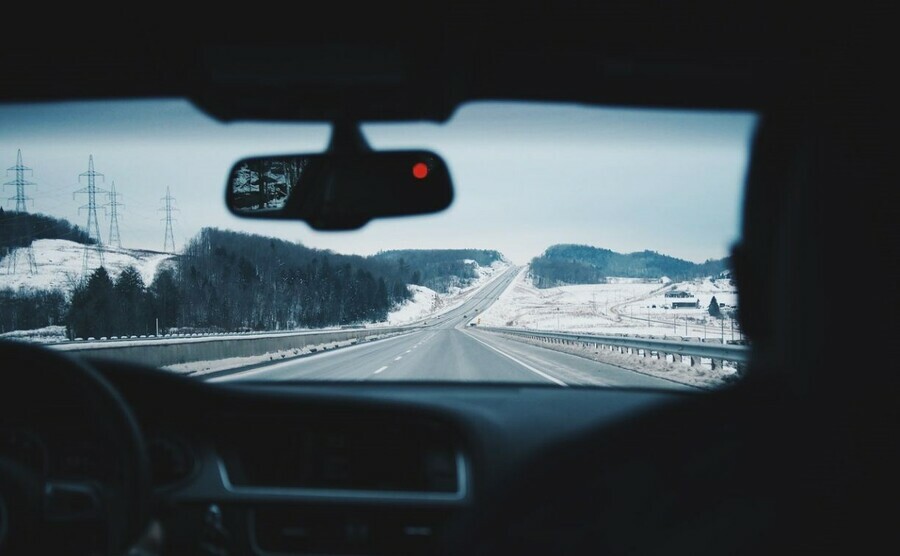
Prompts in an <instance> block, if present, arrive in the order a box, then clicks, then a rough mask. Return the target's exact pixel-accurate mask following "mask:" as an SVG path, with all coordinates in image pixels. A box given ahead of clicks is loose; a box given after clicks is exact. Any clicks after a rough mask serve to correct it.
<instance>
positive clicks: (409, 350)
mask: <svg viewBox="0 0 900 556" xmlns="http://www.w3.org/2000/svg"><path fill="white" fill-rule="evenodd" d="M411 351H412V350H411V349H408V350H406V351H404V352H403V353H409V352H411Z"/></svg>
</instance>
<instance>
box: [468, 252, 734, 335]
mask: <svg viewBox="0 0 900 556" xmlns="http://www.w3.org/2000/svg"><path fill="white" fill-rule="evenodd" d="M672 289H678V290H681V291H685V292H687V293H688V294H689V295H691V296H692V298H691V299H694V300H696V301H697V302H698V304H699V307H697V308H675V309H672V308H671V299H669V298H666V297H665V292H667V291H670V290H672ZM713 296H715V297H716V301H717V302H718V303H719V304H720V307H721V309H722V312H723V314H724V315H725V316H726V318H724V319H714V318H712V317H711V316H710V315H709V311H708V306H709V302H710V300H711V299H712V297H713ZM736 305H737V294H736V291H735V288H734V286H733V285H732V284H731V282H730V281H729V280H727V279H717V280H711V279H709V278H706V279H698V280H693V281H688V282H671V281H669V280H667V279H662V280H656V281H646V280H640V279H635V278H621V279H616V278H609V279H608V283H606V284H585V285H578V286H560V287H555V288H545V289H539V288H537V287H535V286H534V285H533V284H532V282H531V279H530V278H529V275H528V267H525V268H523V269H522V271H521V272H520V273H519V275H518V276H517V277H516V279H515V281H514V282H513V284H512V285H511V286H510V287H509V288H508V289H507V290H506V291H505V292H504V293H503V294H502V295H501V296H500V299H499V300H498V301H497V302H496V303H494V304H493V305H492V306H491V307H490V308H489V309H488V310H487V311H485V312H484V313H483V314H482V315H481V321H480V323H479V324H480V325H482V326H510V327H516V328H534V329H540V330H564V331H571V332H593V333H598V334H641V335H657V336H667V335H668V336H672V335H678V336H686V337H693V338H697V337H700V338H703V337H720V336H722V335H724V337H725V339H727V340H730V339H732V335H734V339H739V337H740V332H739V330H738V329H737V323H736V322H733V321H732V319H731V318H729V317H731V316H732V315H733V311H734V308H735V306H736ZM732 326H734V328H732Z"/></svg>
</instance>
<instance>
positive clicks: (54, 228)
mask: <svg viewBox="0 0 900 556" xmlns="http://www.w3.org/2000/svg"><path fill="white" fill-rule="evenodd" d="M38 239H66V240H69V241H75V242H78V243H94V242H93V240H91V239H90V238H89V237H88V235H87V232H85V231H84V230H82V229H81V228H79V227H78V226H76V225H74V224H72V223H71V222H69V221H68V220H63V219H61V218H53V217H52V216H47V215H44V214H31V213H27V212H15V211H5V210H3V209H2V208H0V257H4V256H6V255H7V254H8V253H9V252H10V251H11V250H12V249H14V248H17V247H27V246H29V245H31V243H32V242H33V241H35V240H38Z"/></svg>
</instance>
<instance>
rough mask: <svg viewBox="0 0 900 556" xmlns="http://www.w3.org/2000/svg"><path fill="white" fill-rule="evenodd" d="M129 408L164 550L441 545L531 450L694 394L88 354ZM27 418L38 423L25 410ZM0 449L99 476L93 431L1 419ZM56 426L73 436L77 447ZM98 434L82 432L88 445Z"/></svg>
mask: <svg viewBox="0 0 900 556" xmlns="http://www.w3.org/2000/svg"><path fill="white" fill-rule="evenodd" d="M95 366H96V368H98V370H100V371H101V372H102V373H103V374H104V375H105V376H106V377H107V379H109V380H110V382H111V383H112V384H113V385H114V386H115V387H116V388H117V389H118V390H119V392H120V393H121V394H122V395H123V397H124V398H125V400H126V401H127V403H128V405H130V407H131V408H132V410H133V411H134V413H135V415H136V417H137V419H138V422H139V424H140V427H141V429H142V431H143V434H144V436H145V440H146V443H147V446H148V452H149V456H150V460H151V467H152V475H153V484H154V508H153V513H154V515H155V517H156V518H157V519H159V520H160V521H161V523H162V525H163V529H164V530H165V538H166V546H165V550H164V553H173V554H194V553H207V554H208V553H252V554H315V553H323V552H324V553H332V554H351V553H352V554H360V553H362V554H382V553H406V554H414V553H434V552H441V551H443V550H445V549H446V547H447V546H449V545H450V544H451V543H452V542H453V537H454V535H456V534H458V532H459V531H460V530H462V529H461V528H464V527H465V524H466V523H467V520H468V519H470V518H471V517H472V515H473V512H474V510H475V509H476V508H477V507H478V506H479V504H481V503H482V502H484V501H485V500H489V499H490V497H491V496H492V493H493V492H494V491H495V490H496V489H497V488H498V487H499V486H501V485H502V484H504V482H505V480H507V479H508V478H509V477H511V476H515V474H516V473H517V469H519V468H520V467H521V466H523V465H524V464H525V463H526V462H527V461H528V460H529V459H530V458H531V457H532V456H534V455H536V454H538V453H542V452H544V451H545V450H547V449H548V448H552V446H553V445H554V444H557V443H562V442H564V441H565V440H566V439H568V438H572V437H575V436H577V435H579V434H582V433H584V432H585V431H588V430H595V429H597V428H600V427H604V426H612V425H614V424H616V423H620V422H622V421H623V420H627V419H629V418H630V417H632V416H635V415H638V414H643V413H645V412H647V411H649V410H651V409H652V408H657V407H661V406H665V405H667V404H668V403H670V402H673V401H675V400H677V399H678V398H679V397H683V396H686V395H696V394H681V393H674V392H668V391H667V392H655V391H629V392H628V393H627V395H623V393H622V392H621V391H615V390H605V389H591V388H584V389H580V388H567V389H561V388H557V387H541V386H530V385H502V384H496V385H491V384H488V385H481V384H480V385H459V384H429V385H423V384H383V383H381V384H377V385H376V384H364V383H359V384H355V383H352V384H348V383H346V382H343V383H340V384H330V383H288V382H283V383H271V382H269V383H253V382H243V383H230V384H221V383H220V384H212V383H205V382H201V381H197V380H195V379H187V378H183V377H179V376H176V375H171V374H168V373H161V372H159V371H157V370H154V369H150V368H144V367H141V366H136V365H135V366H128V365H123V364H113V363H109V362H101V361H96V362H95ZM32 422H33V421H32ZM6 431H7V432H5V433H3V436H2V444H0V446H2V450H4V452H8V453H13V454H16V456H15V457H17V458H20V459H21V460H27V461H29V462H31V463H30V464H33V465H45V466H49V467H48V468H49V469H56V470H58V471H60V472H65V473H70V474H75V475H80V476H84V475H90V474H99V475H102V474H103V473H105V472H106V471H107V469H105V468H104V461H106V459H107V458H108V457H110V454H109V453H108V452H109V451H108V450H106V449H105V446H104V443H103V442H102V439H101V440H100V441H97V439H93V440H90V439H89V440H87V441H82V440H81V439H80V438H81V437H80V436H79V435H78V434H75V433H73V431H66V428H65V423H64V422H62V421H57V422H54V423H50V422H47V423H43V424H42V425H41V426H39V427H37V428H34V427H32V428H31V429H29V430H26V429H24V428H18V429H17V428H15V427H12V428H7V429H6ZM66 438H79V439H80V440H79V441H78V442H75V443H74V444H71V443H69V442H68V441H66V440H65V439H66ZM92 442H93V443H92Z"/></svg>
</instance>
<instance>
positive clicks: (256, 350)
mask: <svg viewBox="0 0 900 556" xmlns="http://www.w3.org/2000/svg"><path fill="white" fill-rule="evenodd" d="M412 330H415V327H406V326H394V327H384V328H360V329H345V330H325V331H321V332H309V331H303V332H295V333H270V334H269V335H267V336H254V335H246V336H244V335H226V336H224V337H219V336H197V337H183V338H182V337H177V338H146V339H139V340H131V341H128V342H121V341H110V342H103V343H98V342H84V343H80V342H71V343H66V344H55V345H48V347H50V348H53V349H57V350H60V351H67V352H74V353H77V354H78V355H80V356H85V357H91V358H100V359H112V360H117V361H131V362H135V363H142V364H145V365H151V366H153V367H166V366H169V365H177V364H181V363H193V362H195V361H210V360H218V359H228V358H231V357H250V356H255V355H264V354H266V353H270V352H277V351H282V350H290V349H295V348H303V347H306V346H315V345H319V344H328V343H332V342H344V341H348V340H365V339H367V338H372V337H377V336H385V335H395V334H400V333H402V332H409V331H412Z"/></svg>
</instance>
